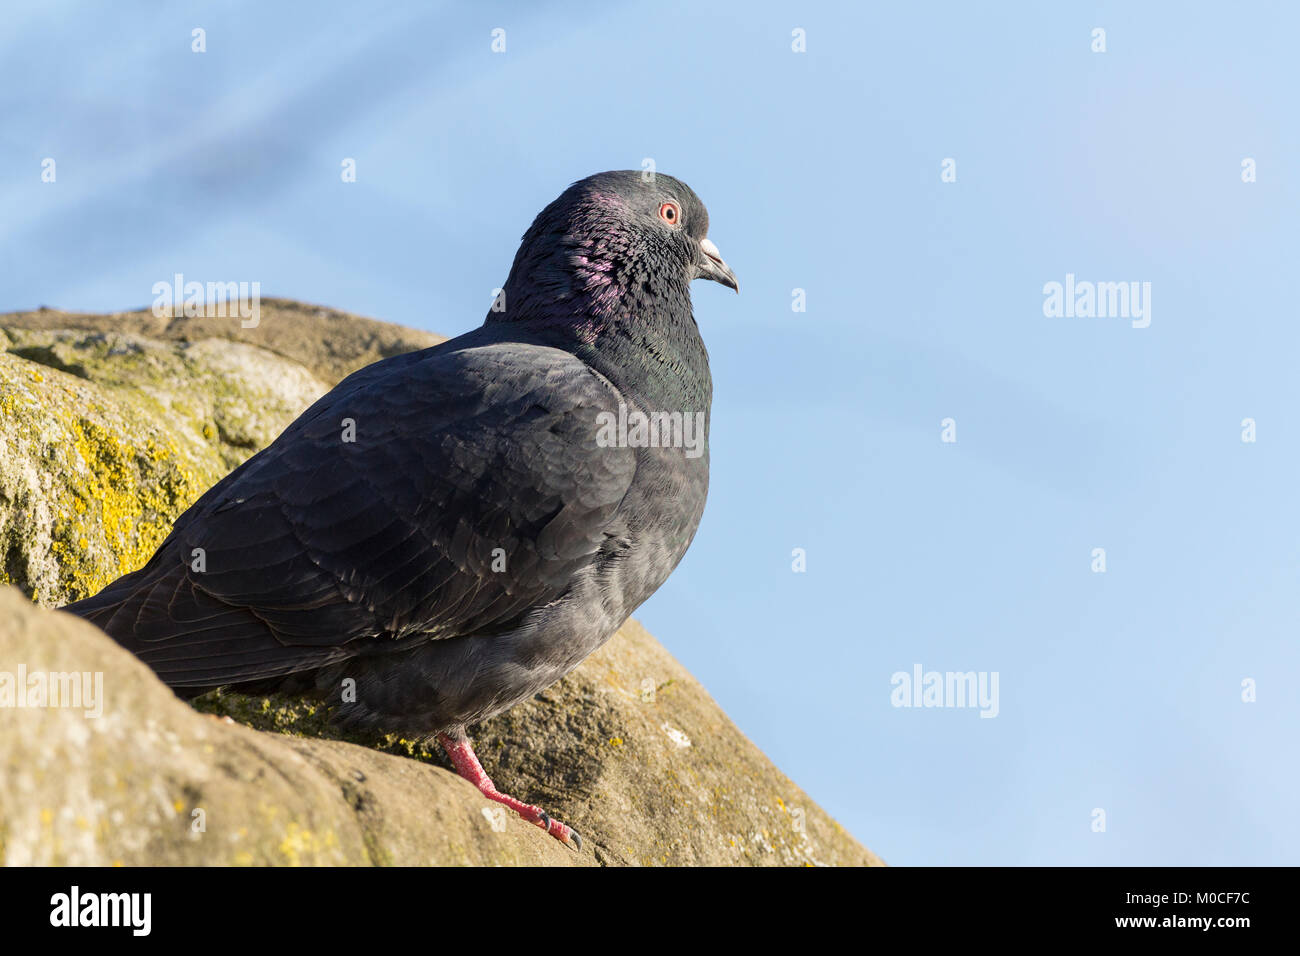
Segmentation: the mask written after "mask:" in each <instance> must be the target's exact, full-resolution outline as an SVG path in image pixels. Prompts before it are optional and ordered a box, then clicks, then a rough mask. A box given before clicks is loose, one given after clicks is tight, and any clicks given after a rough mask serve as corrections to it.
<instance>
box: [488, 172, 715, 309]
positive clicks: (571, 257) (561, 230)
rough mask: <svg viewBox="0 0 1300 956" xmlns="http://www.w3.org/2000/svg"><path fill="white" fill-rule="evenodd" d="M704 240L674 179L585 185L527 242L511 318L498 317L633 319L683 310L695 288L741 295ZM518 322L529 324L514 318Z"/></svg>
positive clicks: (699, 208) (594, 179) (702, 212)
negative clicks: (555, 310) (545, 305)
mask: <svg viewBox="0 0 1300 956" xmlns="http://www.w3.org/2000/svg"><path fill="white" fill-rule="evenodd" d="M708 231H709V213H708V210H707V209H705V208H704V203H702V202H701V201H700V198H699V197H698V196H696V195H695V191H694V190H692V189H691V187H690V186H687V185H686V184H685V183H684V182H682V181H681V180H679V179H674V178H673V177H672V176H666V175H664V174H663V173H653V174H652V173H649V172H645V173H643V172H641V171H640V170H622V171H618V172H607V173H597V174H596V175H594V176H588V177H587V178H586V179H582V180H579V181H578V182H576V183H574V184H573V185H572V186H570V187H569V188H568V189H566V190H565V191H564V192H563V193H561V194H560V196H559V197H558V198H557V199H556V200H555V201H554V202H552V203H551V204H550V205H549V206H547V207H546V208H545V209H543V210H542V212H541V213H540V214H539V215H538V217H537V219H536V220H535V221H534V222H533V224H532V226H531V227H530V228H529V230H528V232H526V233H525V234H524V237H523V241H522V242H521V244H520V246H519V252H518V253H516V255H515V261H514V265H513V267H512V268H511V270H510V278H509V280H507V283H506V287H505V288H506V297H507V298H506V307H505V310H504V312H505V313H507V314H503V315H501V316H499V318H501V319H509V318H510V317H511V316H509V315H508V313H509V312H511V311H514V306H515V304H516V303H517V304H518V305H519V306H520V308H521V310H522V311H523V312H525V313H533V312H534V308H535V307H536V306H538V305H540V304H541V303H542V302H549V303H552V304H556V305H558V304H560V303H567V304H568V306H569V307H570V308H572V310H573V311H574V312H578V311H585V312H606V311H608V312H624V313H630V312H639V311H643V310H644V309H645V308H646V307H647V306H652V305H655V304H660V305H667V306H669V307H671V306H672V305H674V304H675V301H674V300H684V301H685V305H686V308H687V309H689V305H690V295H689V291H688V290H689V287H690V283H691V281H692V280H694V279H712V280H713V281H714V282H720V283H722V284H723V285H725V286H727V287H728V288H731V289H735V290H736V291H739V284H738V282H737V281H736V274H735V273H734V272H732V271H731V268H730V267H729V266H728V265H727V264H726V263H725V262H724V261H723V260H722V254H721V253H719V252H718V247H717V246H715V245H714V244H713V243H712V242H711V241H710V240H709V238H708ZM512 292H513V293H514V294H515V296H516V300H515V302H514V303H512V302H511V301H510V295H511V293H512ZM520 296H522V297H523V298H524V301H523V302H519V298H518V297H520ZM520 317H527V316H526V315H524V316H521V315H520V314H519V313H518V312H516V315H515V316H514V318H520ZM491 318H492V316H489V319H491Z"/></svg>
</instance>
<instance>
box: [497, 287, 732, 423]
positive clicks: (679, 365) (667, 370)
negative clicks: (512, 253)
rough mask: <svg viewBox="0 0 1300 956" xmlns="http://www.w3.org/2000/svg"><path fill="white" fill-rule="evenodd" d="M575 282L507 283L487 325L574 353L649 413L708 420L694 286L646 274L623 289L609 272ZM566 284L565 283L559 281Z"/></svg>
mask: <svg viewBox="0 0 1300 956" xmlns="http://www.w3.org/2000/svg"><path fill="white" fill-rule="evenodd" d="M568 273H569V274H568V276H567V277H566V278H568V281H564V282H561V281H555V282H552V283H548V284H542V285H541V287H540V288H539V283H538V282H537V281H536V279H537V274H536V273H533V275H532V276H530V277H529V278H531V279H532V280H533V281H532V282H529V283H527V284H525V283H522V282H515V281H514V280H515V279H516V276H515V275H512V276H511V280H510V281H508V282H507V283H506V287H505V289H504V290H503V294H502V296H500V297H498V300H497V304H496V305H494V311H490V312H489V313H488V316H487V324H493V323H500V322H507V323H510V324H512V325H515V326H516V328H517V330H518V332H519V333H520V334H521V337H526V338H531V339H535V340H537V341H540V342H544V343H546V344H548V345H552V346H555V347H557V348H563V349H564V350H565V351H568V352H572V353H573V354H574V355H576V356H578V357H579V358H581V359H582V360H583V361H584V362H586V363H587V364H588V365H590V366H591V367H592V368H594V369H595V370H596V371H598V372H600V373H601V374H602V375H604V376H605V377H606V378H608V379H609V380H610V381H611V382H613V383H614V385H616V386H617V387H618V388H619V389H620V390H621V391H624V392H625V394H631V395H636V396H637V397H638V400H641V401H643V402H645V403H647V404H648V405H649V406H650V407H649V408H647V409H646V410H647V411H669V412H672V411H683V412H688V411H689V412H696V411H704V412H705V413H706V414H707V413H708V409H709V404H710V402H711V400H712V395H713V382H712V379H711V377H710V375H709V356H708V353H707V352H706V351H705V348H704V341H703V339H701V338H700V331H699V328H698V327H697V326H696V324H695V318H694V316H693V314H692V312H691V298H690V288H689V282H688V280H687V279H686V278H685V277H684V276H683V277H682V278H681V279H677V278H676V277H673V276H666V275H663V274H653V273H649V274H644V275H642V276H640V277H638V281H636V282H619V281H617V280H616V279H615V278H614V277H613V275H612V273H611V272H610V271H608V270H597V269H594V268H593V269H592V270H591V271H590V272H584V270H582V269H581V268H579V269H577V270H568ZM557 278H559V277H557Z"/></svg>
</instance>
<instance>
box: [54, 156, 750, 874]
mask: <svg viewBox="0 0 1300 956" xmlns="http://www.w3.org/2000/svg"><path fill="white" fill-rule="evenodd" d="M708 226H709V216H708V212H707V211H706V210H705V208H704V204H703V203H702V202H701V201H700V199H699V198H698V197H697V196H696V195H695V193H694V192H693V191H692V190H691V189H690V187H688V186H687V185H686V184H685V183H683V182H681V181H680V180H677V179H674V178H673V177H671V176H667V175H663V174H656V173H649V172H643V171H640V170H634V171H622V172H605V173H598V174H596V175H594V176H589V177H588V178H586V179H583V180H580V181H578V182H576V183H574V184H572V185H571V186H570V187H569V188H568V189H566V190H565V191H564V192H563V193H562V194H561V195H560V196H559V197H558V198H557V199H556V200H555V201H554V202H552V203H551V204H550V205H548V206H547V207H546V208H545V209H544V210H542V212H541V213H540V214H539V215H538V216H537V218H536V219H535V220H534V222H533V224H532V225H531V226H530V227H529V229H528V230H527V232H526V233H525V234H524V236H523V239H522V241H521V243H520V246H519V249H518V251H517V252H516V254H515V258H514V263H513V265H512V266H511V269H510V274H509V277H508V278H507V279H506V282H505V285H504V286H503V287H502V289H501V291H500V293H499V294H498V295H497V297H496V299H495V300H494V301H493V304H492V307H491V309H490V310H489V312H488V314H487V317H486V319H485V321H484V323H483V324H482V325H481V326H479V327H478V328H476V329H474V330H473V331H470V332H468V333H466V334H464V335H461V336H459V337H457V338H454V339H450V340H448V341H446V342H444V343H442V344H440V345H437V346H434V347H432V348H428V349H424V350H423V351H418V352H411V353H406V354H402V355H397V356H393V357H391V358H387V359H384V360H382V361H379V362H375V363H374V364H372V365H369V366H366V367H365V368H362V369H360V370H359V371H357V372H355V373H353V374H352V375H349V376H348V377H347V378H345V379H344V380H343V381H342V382H340V383H339V384H338V385H337V386H336V387H335V388H334V389H333V390H331V391H330V392H328V393H327V394H325V395H324V396H322V397H321V398H320V399H319V400H318V401H316V402H315V404H313V405H312V406H311V407H310V408H308V409H307V410H306V411H305V412H303V413H302V415H300V416H299V417H298V418H297V419H296V420H295V421H293V422H292V423H291V424H290V425H289V426H288V427H287V428H286V429H285V430H284V432H283V433H282V434H281V435H280V436H279V437H278V438H276V440H275V441H274V442H272V443H271V444H270V445H269V446H267V447H266V448H265V449H263V450H262V451H260V452H258V453H257V454H256V455H254V456H252V457H251V458H249V459H248V460H247V461H246V462H244V463H243V464H242V465H240V466H239V467H238V468H236V469H235V470H234V471H232V472H231V473H230V474H229V475H227V476H226V477H225V478H223V479H222V480H221V481H219V482H218V483H217V484H216V485H214V486H213V487H212V488H210V489H209V490H208V491H207V492H206V493H204V495H203V496H202V497H201V498H199V500H198V501H197V502H195V504H194V505H193V506H192V507H190V508H189V510H187V511H186V512H185V513H184V514H182V515H181V516H180V518H179V519H178V520H177V521H176V523H175V526H174V527H173V529H172V531H171V533H170V534H169V535H168V537H167V538H166V540H165V541H164V542H163V543H162V544H161V545H160V546H159V548H158V550H157V552H156V553H155V554H154V555H153V557H152V558H151V559H150V560H149V561H148V563H147V564H145V565H144V566H143V567H142V568H140V569H139V570H137V571H134V572H132V573H130V574H127V575H124V576H123V577H121V578H118V579H117V580H116V581H114V582H113V583H111V584H109V585H108V586H107V587H105V588H104V589H103V590H102V591H100V592H99V593H98V594H96V595H94V596H92V597H89V598H86V599H84V600H80V601H77V602H75V603H72V604H69V605H68V606H67V607H66V608H64V610H65V611H68V612H71V613H72V614H76V615H78V616H80V617H82V618H84V619H85V620H87V621H90V622H91V623H93V624H95V625H97V626H98V627H99V628H101V629H102V630H104V631H105V632H106V633H107V634H108V635H109V636H110V637H112V638H113V639H114V640H116V641H117V642H118V643H119V644H121V645H122V646H123V647H125V648H126V649H128V650H129V651H131V652H132V653H134V654H135V655H136V656H137V657H139V658H140V659H141V660H142V661H144V662H145V663H146V664H147V665H149V667H151V668H152V669H153V670H154V672H155V673H156V674H157V675H158V677H159V678H160V679H162V680H163V681H164V682H165V683H166V684H167V685H168V686H170V687H171V688H172V689H173V690H174V691H175V692H176V693H177V694H178V695H179V696H181V697H183V698H187V699H188V698H191V697H194V696H197V695H199V694H201V693H204V692H206V691H208V690H211V689H213V688H216V687H227V688H230V689H233V690H236V691H240V692H244V693H258V694H261V693H271V692H281V693H288V694H299V695H302V694H314V695H317V696H319V697H321V698H323V699H324V700H326V701H328V702H330V703H331V704H333V705H334V708H333V719H334V720H335V721H336V722H337V723H338V724H340V725H342V726H343V727H345V728H351V729H377V730H385V731H398V732H401V733H403V734H404V735H412V736H417V737H420V738H422V739H430V740H432V739H436V740H437V741H438V742H439V743H440V744H441V746H442V747H443V749H444V750H445V751H446V753H447V755H448V757H449V758H450V759H451V762H452V765H453V767H455V769H456V772H457V773H458V774H460V775H461V776H463V777H465V778H466V779H468V780H469V781H470V782H471V783H473V784H474V785H475V786H476V787H477V788H478V789H479V791H480V792H481V793H482V794H483V795H484V796H485V797H487V798H488V799H490V800H493V801H496V802H498V803H501V804H503V805H505V806H507V807H509V808H511V809H512V810H514V811H516V812H517V813H518V814H519V815H520V816H521V817H523V819H525V820H527V821H528V822H530V823H532V824H535V825H537V826H539V827H541V828H542V829H543V830H545V831H546V832H547V833H549V834H550V835H552V836H554V837H556V838H558V839H559V840H560V841H562V842H564V843H566V844H568V845H570V846H572V847H574V848H575V849H581V837H580V836H579V835H578V834H577V832H576V831H575V830H574V829H573V828H571V827H569V826H567V825H566V824H564V823H562V822H561V821H559V820H557V819H554V818H553V817H551V816H550V815H549V814H547V813H546V812H545V811H543V810H542V809H541V808H540V807H536V806H532V805H530V804H526V803H524V802H523V801H520V800H517V799H515V798H513V797H510V796H509V795H507V794H504V793H501V792H500V791H498V790H497V788H496V786H495V784H493V782H492V780H491V778H490V777H489V776H488V774H487V773H486V772H485V771H484V769H483V767H482V765H481V764H480V763H479V760H478V757H477V756H476V755H475V753H474V748H473V745H472V744H471V742H470V739H469V735H468V728H469V727H471V726H472V725H475V724H477V723H479V722H480V721H483V720H485V719H487V718H489V717H492V716H493V715H495V714H498V713H500V712H502V711H504V710H506V709H507V708H509V707H511V706H513V705H515V704H517V703H519V702H520V701H523V700H525V699H527V698H529V697H531V696H533V695H535V694H537V693H539V692H540V691H542V690H544V689H545V688H547V687H549V686H550V685H551V684H553V683H554V682H556V681H557V680H559V679H560V678H561V677H563V676H564V675H565V674H567V673H568V672H569V671H571V670H573V669H574V668H575V667H576V666H577V665H578V664H579V663H581V662H582V661H583V659H585V658H586V657H587V656H588V655H589V654H591V653H592V652H593V651H595V650H596V649H597V648H599V647H600V646H601V645H603V644H604V643H605V642H606V641H607V640H609V638H610V637H611V636H613V634H614V632H615V631H617V630H618V628H619V626H620V625H622V623H623V622H624V621H625V620H627V618H628V617H629V615H631V614H632V612H633V611H634V610H635V609H636V608H637V607H638V606H639V605H640V604H641V603H642V602H643V601H645V600H646V599H647V598H648V597H650V595H651V594H653V593H654V592H655V591H656V590H657V589H658V588H659V586H660V585H661V584H663V583H664V581H665V580H666V579H667V577H668V576H669V574H670V573H671V572H672V571H673V569H674V568H675V567H676V566H677V564H678V562H680V561H681V559H682V557H683V555H684V554H685V553H686V550H687V548H688V547H689V546H690V544H691V541H692V540H693V538H694V536H695V532H696V529H697V528H698V526H699V523H700V518H701V515H702V513H703V511H704V501H705V496H706V494H707V491H708V482H709V455H708V425H709V414H710V406H711V402H712V394H713V383H712V378H711V376H710V373H709V359H708V353H707V352H706V350H705V347H704V342H703V340H702V339H701V336H700V332H699V329H698V327H697V325H696V322H695V317H694V314H693V311H692V307H691V295H690V284H691V281H692V280H694V279H709V280H712V281H715V282H719V283H721V284H722V285H724V286H727V287H729V288H730V289H733V290H735V291H739V286H738V283H737V280H736V276H735V274H734V273H733V272H732V270H731V269H730V268H729V267H728V266H727V264H726V263H725V262H724V261H723V259H722V256H721V255H720V253H719V252H718V249H717V247H716V246H715V245H714V244H713V242H712V241H710V240H709V238H708Z"/></svg>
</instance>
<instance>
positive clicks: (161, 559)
mask: <svg viewBox="0 0 1300 956" xmlns="http://www.w3.org/2000/svg"><path fill="white" fill-rule="evenodd" d="M169 552H170V549H168V548H167V546H166V545H164V546H163V547H162V548H160V549H159V550H158V553H157V554H155V555H154V556H153V558H152V559H151V560H150V561H149V563H148V564H146V565H145V566H144V567H143V568H141V569H140V570H138V571H133V572H131V573H130V574H127V575H123V576H122V577H120V578H118V579H117V580H116V581H114V582H113V583H112V584H110V585H108V586H107V587H106V588H104V589H103V590H102V591H100V592H99V593H98V594H95V595H94V596H93V597H88V598H85V599H83V600H80V601H76V602H74V603H72V604H69V605H67V606H66V607H64V608H62V609H61V610H64V611H67V612H68V613H69V614H75V615H77V616H78V617H80V618H83V619H85V620H87V621H89V622H90V623H91V624H94V625H95V626H96V627H98V628H99V629H100V630H102V631H104V633H106V634H107V635H108V636H109V637H111V638H113V640H115V641H117V643H118V644H120V645H121V646H122V647H124V648H126V649H127V650H128V651H130V652H131V653H132V654H134V655H135V656H136V657H138V658H140V660H142V661H144V663H146V664H148V665H149V667H151V668H152V669H153V671H154V673H156V674H157V675H158V677H159V679H161V680H162V681H163V683H165V684H167V685H168V686H169V687H171V688H172V690H174V691H175V692H176V693H177V695H178V696H180V697H183V698H186V699H188V698H191V697H196V696H198V695H199V694H202V693H204V692H205V691H208V690H211V689H213V688H214V687H221V686H225V685H232V686H239V685H249V684H253V683H255V682H258V686H262V687H267V688H269V687H271V686H273V685H275V684H276V683H277V682H279V681H282V680H283V679H284V678H286V677H288V676H289V675H291V674H296V673H301V672H303V671H310V670H314V669H315V668H317V667H320V666H321V665H322V664H325V663H328V662H329V661H330V660H331V659H332V658H333V657H334V656H336V653H337V652H336V651H335V649H332V648H331V649H327V650H326V651H325V653H322V649H321V648H308V647H303V648H291V647H286V646H285V645H284V644H282V643H280V642H279V641H278V640H276V638H275V634H274V632H273V631H272V630H271V628H270V627H268V625H267V623H266V622H265V621H264V620H262V619H261V618H259V617H258V616H257V615H256V614H254V613H253V611H251V610H250V609H249V608H245V607H235V606H232V605H229V604H226V603H225V602H223V601H220V600H218V599H217V598H215V597H213V596H212V595H210V594H208V593H207V592H205V591H203V590H202V589H200V588H198V587H195V586H194V583H193V581H192V580H191V579H190V576H189V575H188V574H187V569H186V566H185V565H184V564H183V563H182V562H181V560H180V558H179V556H178V555H176V554H171V553H169Z"/></svg>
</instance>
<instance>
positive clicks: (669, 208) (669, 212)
mask: <svg viewBox="0 0 1300 956" xmlns="http://www.w3.org/2000/svg"><path fill="white" fill-rule="evenodd" d="M659 218H660V219H662V220H663V221H664V222H666V223H668V225H670V226H675V225H677V223H678V221H679V220H680V219H681V218H682V210H681V207H680V206H678V205H677V203H675V202H666V203H664V204H663V205H661V206H660V207H659Z"/></svg>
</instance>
